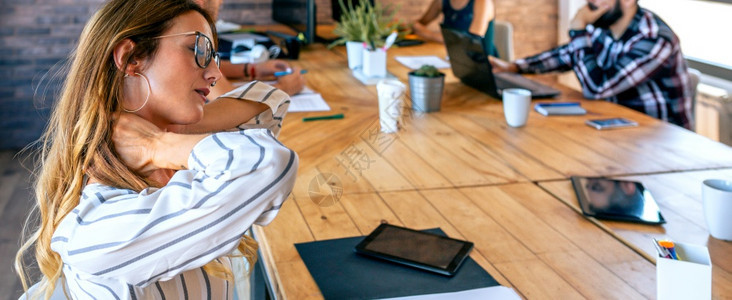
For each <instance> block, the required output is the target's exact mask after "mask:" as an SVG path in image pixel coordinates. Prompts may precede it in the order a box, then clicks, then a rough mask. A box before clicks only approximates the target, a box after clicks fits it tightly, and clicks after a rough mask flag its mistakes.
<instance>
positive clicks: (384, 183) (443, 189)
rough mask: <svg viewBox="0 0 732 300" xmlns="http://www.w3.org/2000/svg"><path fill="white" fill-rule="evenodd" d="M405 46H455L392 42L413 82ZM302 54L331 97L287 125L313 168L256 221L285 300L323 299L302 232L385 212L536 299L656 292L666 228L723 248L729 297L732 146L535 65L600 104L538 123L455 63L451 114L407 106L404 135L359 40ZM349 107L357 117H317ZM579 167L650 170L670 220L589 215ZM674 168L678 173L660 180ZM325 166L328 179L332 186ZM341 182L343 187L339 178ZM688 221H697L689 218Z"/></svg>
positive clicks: (329, 229) (347, 231) (329, 233)
mask: <svg viewBox="0 0 732 300" xmlns="http://www.w3.org/2000/svg"><path fill="white" fill-rule="evenodd" d="M397 55H437V56H440V57H445V49H444V46H442V45H438V44H425V45H421V46H414V47H407V48H396V49H394V48H392V49H390V50H389V51H388V60H387V65H388V67H387V68H388V70H389V72H390V73H392V74H394V75H395V76H396V77H398V79H399V80H401V81H402V82H404V83H405V84H406V83H407V82H408V81H407V72H408V71H409V70H408V69H407V68H406V67H404V66H402V65H401V64H399V63H398V62H396V61H395V60H394V56H397ZM293 63H294V64H296V65H298V66H300V67H302V68H304V69H307V70H308V74H307V75H306V78H307V85H308V86H309V87H311V88H312V89H314V90H316V91H317V92H319V93H321V94H322V95H323V97H324V98H325V99H326V101H327V102H328V104H329V105H330V107H331V111H330V112H325V113H324V112H319V113H290V114H288V116H287V117H286V120H285V122H284V125H283V129H282V133H281V135H280V139H281V140H282V142H283V143H284V144H285V145H287V146H288V147H290V148H292V149H293V150H295V151H296V152H297V153H298V154H299V156H300V168H299V171H298V179H297V181H296V184H295V188H294V190H293V193H292V196H291V199H289V200H288V201H287V202H286V203H285V204H284V206H283V207H282V209H281V211H280V213H279V215H278V216H277V218H276V219H275V220H274V221H273V222H272V223H271V224H269V225H268V226H266V227H258V226H255V228H254V232H255V235H256V237H257V239H258V240H259V242H260V250H261V259H262V261H263V265H264V268H265V272H266V274H267V275H266V276H267V277H268V278H267V279H268V280H269V283H270V285H271V287H272V291H273V292H274V294H275V295H274V296H275V297H277V298H278V299H310V298H313V299H317V298H322V295H321V293H320V291H319V289H318V286H317V285H316V283H315V281H314V280H313V278H312V277H311V276H310V274H309V272H308V270H307V268H306V266H305V264H304V263H303V261H302V260H301V258H300V256H299V255H298V252H297V250H296V249H295V247H294V244H296V243H303V242H309V241H316V240H326V239H334V238H343V237H352V236H361V235H366V234H368V233H369V232H371V231H372V230H373V229H374V228H376V227H377V226H378V225H379V224H380V223H381V222H388V223H392V224H396V225H401V226H406V227H410V228H414V229H425V228H433V227H440V228H441V229H442V230H443V231H445V233H447V234H448V235H449V236H451V237H455V238H460V239H466V240H470V241H472V242H474V243H475V248H474V251H473V252H472V254H471V257H472V258H473V259H474V260H476V261H477V262H478V263H479V264H480V265H481V266H482V267H483V268H484V269H486V271H488V272H489V273H490V274H491V275H492V276H493V277H495V278H496V279H497V280H498V281H499V283H501V284H502V285H505V286H509V287H512V288H514V289H515V290H516V291H517V292H518V293H519V294H520V295H521V296H522V297H525V298H541V299H545V298H562V299H570V298H595V299H596V298H621V299H634V298H655V295H656V291H655V289H656V284H655V267H654V259H653V255H648V254H646V252H649V253H650V251H651V249H650V248H649V247H648V245H650V244H649V242H648V241H649V240H650V237H651V236H655V237H669V238H672V239H676V240H678V241H686V242H692V243H697V244H703V245H706V246H708V247H709V248H710V253H711V255H712V260H713V261H714V263H715V268H714V275H713V276H714V283H713V284H714V289H713V295H714V297H715V298H721V297H729V296H731V295H732V292H731V291H730V288H729V287H730V286H732V285H731V284H730V283H731V282H732V275H731V274H732V251H730V243H728V242H721V241H718V240H714V239H712V238H711V237H709V236H708V234H707V232H706V226H705V224H704V219H703V215H701V208H700V205H701V202H700V191H699V190H700V179H703V178H706V177H707V175H709V176H712V177H714V176H717V177H719V176H724V177H726V178H729V177H731V176H732V169H727V168H732V148H730V147H728V146H725V145H723V144H720V143H717V142H714V141H712V140H709V139H707V138H705V137H702V136H700V135H697V134H695V133H693V132H690V131H687V130H684V129H681V128H679V127H676V126H673V125H669V124H666V123H664V122H661V121H658V120H656V119H653V118H650V117H647V116H645V115H643V114H641V113H637V112H635V111H632V110H629V109H626V108H624V107H621V106H618V105H615V104H612V103H608V102H604V101H586V100H583V98H582V95H581V94H580V93H578V92H576V91H573V90H570V89H568V88H565V87H563V86H559V85H557V84H556V83H553V81H552V80H553V77H552V76H537V77H535V79H537V80H540V81H544V82H545V83H549V84H553V85H554V86H555V87H558V88H559V89H561V90H562V95H561V96H559V98H558V99H557V100H572V101H581V102H582V105H583V107H585V108H586V109H587V110H588V114H587V115H585V116H568V117H559V116H557V117H544V116H541V115H539V114H537V113H536V112H533V111H532V112H531V114H530V117H529V121H528V124H527V125H526V126H525V127H522V128H511V127H508V126H507V125H506V123H505V120H504V118H503V110H502V105H501V102H499V101H497V100H495V99H492V98H490V97H489V96H487V95H486V94H483V93H481V92H478V91H477V90H474V89H472V88H469V87H467V86H465V85H463V84H462V83H460V82H459V80H457V79H456V78H455V77H454V76H452V72H451V71H450V70H443V71H445V73H446V74H447V78H446V87H445V94H444V96H443V105H442V110H441V111H440V112H435V113H430V114H418V113H411V112H409V111H407V112H405V114H404V116H403V120H404V122H403V127H402V128H401V129H400V131H399V132H398V133H396V134H382V133H379V122H378V104H377V95H376V88H375V86H373V85H371V86H366V85H364V84H362V83H361V82H359V81H358V80H357V79H356V78H355V77H354V76H353V75H352V74H351V71H350V70H349V69H348V68H347V63H346V55H345V49H343V47H337V48H334V49H333V50H328V49H326V48H325V47H324V46H322V45H313V46H309V47H308V48H307V49H305V50H304V51H303V52H301V54H300V59H299V60H298V61H295V62H293ZM335 113H343V114H344V115H345V118H344V119H341V120H327V121H314V122H303V121H302V118H303V117H306V116H315V115H324V114H335ZM602 117H626V118H629V119H632V120H635V121H637V122H638V123H639V125H640V126H638V127H636V128H628V129H623V130H611V131H597V130H595V129H593V128H590V127H588V126H586V125H584V121H585V120H586V119H589V118H602ZM705 170H715V171H705ZM704 172H712V173H711V174H708V173H704ZM714 172H719V174H717V173H714ZM571 175H585V176H616V177H619V176H626V177H628V178H633V179H639V180H641V181H643V182H644V183H646V182H647V183H648V184H649V185H650V188H651V190H652V191H653V192H654V193H658V195H659V202H660V203H661V207H662V209H663V212H664V214H665V215H666V216H667V218H668V219H669V223H668V224H666V225H664V226H642V225H634V224H633V225H630V224H621V223H617V222H616V223H605V222H603V223H600V222H597V221H596V220H591V219H587V218H585V217H584V216H582V215H581V214H580V213H578V211H577V210H576V207H577V206H576V200H575V199H574V198H573V197H574V195H573V194H572V190H571V185H569V182H568V180H567V179H568V178H569V176H571ZM665 176H668V177H669V178H672V179H673V180H671V181H670V182H665V181H662V180H660V178H665ZM689 178H691V179H689ZM319 179H320V180H323V179H324V180H327V184H328V185H326V186H325V188H324V186H323V185H318V180H319ZM329 186H333V187H335V188H334V189H333V190H335V191H336V194H337V193H338V192H341V191H342V195H340V197H338V196H337V195H336V196H333V195H332V194H330V193H329V192H324V191H326V190H327V191H330V189H329ZM341 187H342V190H341V189H340V188H341ZM686 202H688V203H686ZM687 210H688V213H687ZM682 222H685V223H682ZM687 223H690V224H693V226H694V227H693V228H689V229H684V226H686V224H687ZM666 233H668V235H666Z"/></svg>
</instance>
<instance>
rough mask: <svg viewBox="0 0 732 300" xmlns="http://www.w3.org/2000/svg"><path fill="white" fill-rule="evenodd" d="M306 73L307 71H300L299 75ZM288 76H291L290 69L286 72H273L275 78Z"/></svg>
mask: <svg viewBox="0 0 732 300" xmlns="http://www.w3.org/2000/svg"><path fill="white" fill-rule="evenodd" d="M307 72H308V70H300V74H305V73H307ZM290 74H292V69H287V71H278V72H274V76H275V77H280V76H285V75H290Z"/></svg>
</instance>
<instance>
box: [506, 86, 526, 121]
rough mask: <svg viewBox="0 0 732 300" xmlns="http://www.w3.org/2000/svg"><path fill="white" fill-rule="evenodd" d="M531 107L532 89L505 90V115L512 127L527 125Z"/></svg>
mask: <svg viewBox="0 0 732 300" xmlns="http://www.w3.org/2000/svg"><path fill="white" fill-rule="evenodd" d="M530 109H531V91H529V90H526V89H505V90H503V115H504V116H506V123H508V125H509V126H511V127H521V126H524V125H526V120H528V119H529V110H530Z"/></svg>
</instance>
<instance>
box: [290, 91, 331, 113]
mask: <svg viewBox="0 0 732 300" xmlns="http://www.w3.org/2000/svg"><path fill="white" fill-rule="evenodd" d="M290 99H291V100H290V107H289V108H288V109H287V111H288V112H301V111H329V110H330V106H328V103H326V102H325V99H323V96H321V95H320V94H319V93H316V92H315V91H313V90H312V89H310V88H309V87H307V86H306V87H305V88H303V89H302V91H301V92H300V93H298V94H297V95H295V96H292V97H290Z"/></svg>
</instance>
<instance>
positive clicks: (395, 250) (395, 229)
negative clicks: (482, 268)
mask: <svg viewBox="0 0 732 300" xmlns="http://www.w3.org/2000/svg"><path fill="white" fill-rule="evenodd" d="M472 249H473V243H471V242H468V241H463V240H457V239H453V238H449V237H446V236H441V235H437V234H432V233H427V232H422V231H417V230H413V229H409V228H404V227H399V226H394V225H390V224H386V223H384V224H381V225H379V227H377V228H376V229H374V231H373V232H371V234H369V235H368V236H366V238H364V240H363V241H361V242H360V243H359V244H358V245H356V248H355V249H354V250H355V251H356V253H358V254H362V255H366V256H370V257H374V258H377V259H382V260H386V261H390V262H394V263H398V264H403V265H406V266H409V267H413V268H418V269H423V270H427V271H430V272H434V273H438V274H441V275H447V276H453V275H455V273H457V270H458V268H460V266H461V265H462V263H463V261H465V259H466V258H467V257H468V254H469V253H470V250H472Z"/></svg>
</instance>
